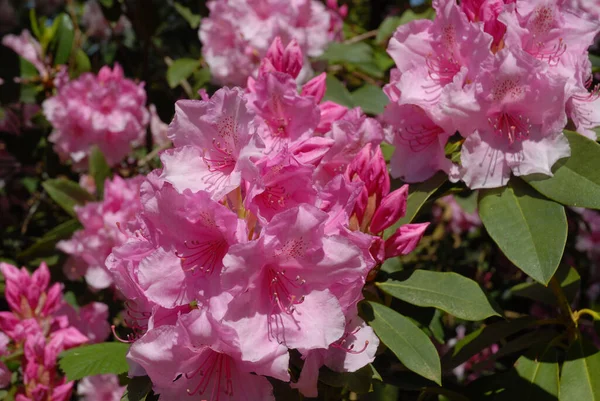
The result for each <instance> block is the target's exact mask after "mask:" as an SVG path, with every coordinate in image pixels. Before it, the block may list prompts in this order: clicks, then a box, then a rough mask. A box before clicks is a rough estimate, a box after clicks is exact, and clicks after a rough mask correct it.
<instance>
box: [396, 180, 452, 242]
mask: <svg viewBox="0 0 600 401" xmlns="http://www.w3.org/2000/svg"><path fill="white" fill-rule="evenodd" d="M447 179H448V175H447V174H445V173H443V172H439V173H437V174H436V175H434V176H433V177H431V178H430V179H428V180H427V181H425V182H422V183H420V184H411V185H409V187H408V199H407V201H406V214H405V215H404V217H402V218H401V219H399V220H398V221H397V222H396V224H394V225H392V226H391V227H389V228H388V229H386V230H385V232H384V238H387V237H389V236H390V235H392V234H393V233H394V232H396V230H397V229H398V227H400V226H402V225H404V224H408V223H410V222H412V221H413V220H414V218H415V217H416V216H417V213H418V212H419V210H421V208H422V207H423V205H424V204H425V202H427V200H428V199H429V198H430V197H431V195H433V193H434V192H435V191H437V189H438V188H439V187H441V186H442V184H444V183H445V182H446V180H447Z"/></svg>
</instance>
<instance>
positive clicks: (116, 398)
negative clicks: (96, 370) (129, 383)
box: [77, 375, 126, 401]
mask: <svg viewBox="0 0 600 401" xmlns="http://www.w3.org/2000/svg"><path fill="white" fill-rule="evenodd" d="M125 389H126V387H125V386H120V385H119V377H118V376H116V375H97V376H89V377H84V378H83V379H82V380H81V381H80V382H79V383H78V384H77V394H79V395H80V396H81V400H82V401H120V400H121V397H122V396H123V394H124V393H125Z"/></svg>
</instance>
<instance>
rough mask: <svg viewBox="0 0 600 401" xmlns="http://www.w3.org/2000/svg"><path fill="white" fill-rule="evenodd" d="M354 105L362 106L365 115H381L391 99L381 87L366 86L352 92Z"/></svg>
mask: <svg viewBox="0 0 600 401" xmlns="http://www.w3.org/2000/svg"><path fill="white" fill-rule="evenodd" d="M352 99H353V100H354V104H355V105H357V106H360V107H361V108H362V109H363V111H364V112H365V113H369V114H375V115H377V114H381V113H383V109H384V108H385V106H386V105H387V104H388V102H389V99H388V97H387V96H386V95H385V93H383V91H382V90H381V88H380V87H378V86H375V85H372V84H366V85H364V86H362V87H360V88H358V89H357V90H355V91H354V92H352Z"/></svg>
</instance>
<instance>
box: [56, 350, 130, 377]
mask: <svg viewBox="0 0 600 401" xmlns="http://www.w3.org/2000/svg"><path fill="white" fill-rule="evenodd" d="M128 350H129V344H123V343H117V342H115V343H101V344H93V345H84V346H81V347H77V348H73V349H70V350H68V351H64V352H62V353H61V354H60V356H59V357H60V361H59V362H58V364H59V366H60V369H61V370H62V371H63V372H65V374H66V376H67V380H79V379H82V378H84V377H87V376H95V375H101V374H105V373H112V374H115V375H118V374H121V373H125V372H127V371H128V370H129V366H128V365H127V360H126V359H125V355H126V354H127V351H128Z"/></svg>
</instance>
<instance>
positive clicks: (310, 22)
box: [199, 0, 347, 85]
mask: <svg viewBox="0 0 600 401" xmlns="http://www.w3.org/2000/svg"><path fill="white" fill-rule="evenodd" d="M336 3H337V2H331V1H330V2H329V10H328V9H327V7H326V6H325V5H324V4H323V3H321V2H319V1H316V0H294V1H287V0H286V1H282V0H219V1H214V0H213V1H209V2H208V4H207V7H208V8H209V10H210V15H209V16H208V18H205V19H203V20H202V24H201V26H200V33H199V34H200V40H201V41H202V44H203V45H202V53H203V55H204V58H205V60H206V61H207V63H208V65H209V66H210V69H211V72H212V74H213V76H214V77H215V79H216V80H217V81H218V82H219V83H221V84H226V85H244V84H245V83H246V79H247V78H248V77H249V76H253V75H255V73H256V70H257V68H258V66H259V65H260V63H261V60H262V58H263V57H264V56H265V55H266V53H267V50H268V48H269V46H270V45H271V43H272V42H273V40H274V39H275V38H276V37H281V40H282V41H283V42H284V43H285V44H287V43H289V42H290V41H291V40H292V39H295V40H296V41H297V43H298V45H299V49H301V51H302V53H304V54H305V55H306V56H309V57H316V56H319V55H321V54H322V53H323V51H324V50H325V47H326V46H327V44H328V43H329V42H330V41H331V40H333V39H336V38H338V37H339V35H340V32H341V25H342V24H341V21H342V19H343V18H344V17H345V15H346V14H347V9H346V8H343V6H342V8H338V7H337V4H336ZM305 68H308V65H307V64H305ZM294 78H295V77H294Z"/></svg>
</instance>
